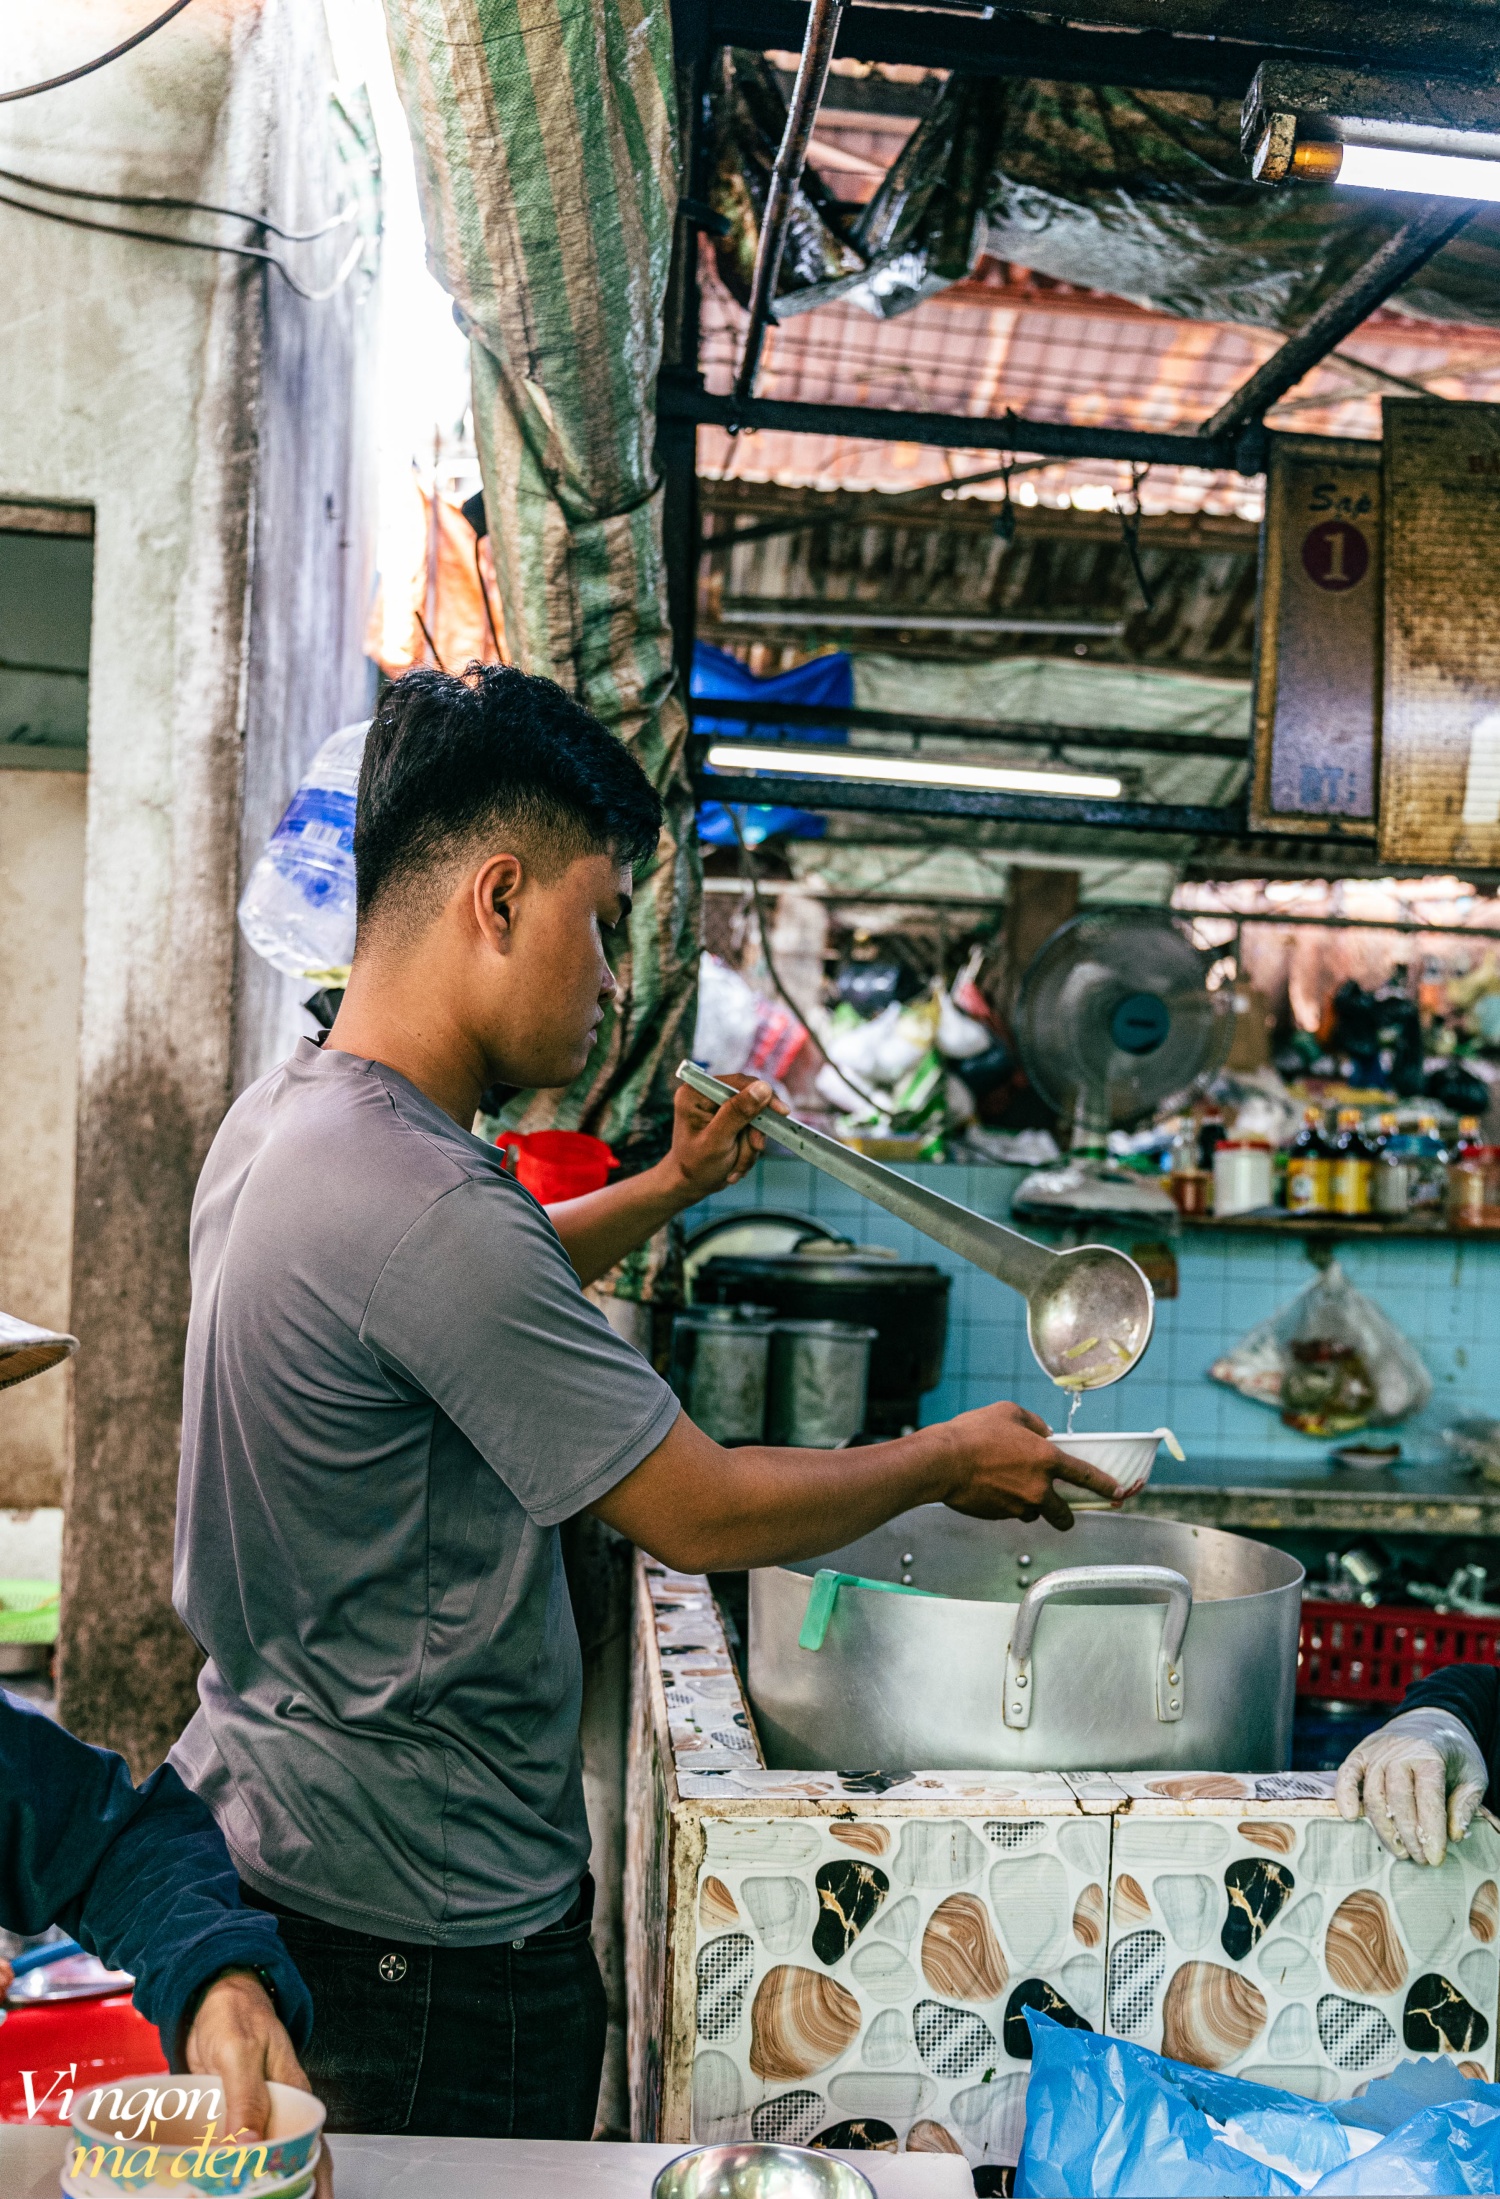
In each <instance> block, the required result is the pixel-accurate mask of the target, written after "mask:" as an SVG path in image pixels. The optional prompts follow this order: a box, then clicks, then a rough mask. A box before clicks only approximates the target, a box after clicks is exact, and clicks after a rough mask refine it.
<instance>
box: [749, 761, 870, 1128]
mask: <svg viewBox="0 0 1500 2199" xmlns="http://www.w3.org/2000/svg"><path fill="white" fill-rule="evenodd" d="M724 814H725V816H726V817H727V818H728V819H729V824H730V829H731V830H732V831H733V833H734V836H735V839H736V840H737V841H738V842H739V849H740V871H741V873H742V875H743V877H744V880H745V883H746V885H748V886H749V888H750V898H751V900H752V901H753V902H754V903H755V926H756V930H757V931H758V932H759V933H760V953H761V960H762V961H763V962H764V963H765V965H766V974H767V976H768V977H769V978H770V980H771V983H772V984H773V985H774V987H775V988H776V991H777V992H778V993H779V994H780V996H781V1000H782V1003H783V1005H784V1006H785V1007H788V1008H790V1009H791V1011H792V1014H793V1015H794V1016H795V1017H796V1018H797V1021H798V1022H799V1023H800V1024H801V1025H802V1028H803V1030H804V1031H805V1030H806V1029H807V1017H806V1016H805V1015H804V1013H803V1012H802V1010H801V1009H800V1008H799V1007H798V1006H797V1003H796V1001H795V1000H793V998H792V996H791V994H790V993H789V992H788V991H787V989H786V987H785V986H784V985H783V984H782V982H781V973H780V972H779V971H778V969H777V967H776V964H775V962H774V961H773V959H772V956H771V939H770V934H769V933H768V931H767V930H766V910H765V903H764V902H763V901H762V900H761V897H760V881H759V879H758V878H757V877H756V875H755V865H754V864H753V863H752V862H751V860H750V849H749V847H748V845H747V843H746V840H745V835H744V833H743V832H742V831H741V830H740V820H739V817H738V815H737V813H736V811H735V809H734V807H733V805H732V804H731V803H729V802H726V803H725V804H724ZM819 1052H820V1053H823V1056H824V1059H825V1060H826V1061H827V1062H828V1065H829V1067H830V1068H831V1069H832V1071H833V1073H834V1075H835V1076H837V1077H842V1078H843V1080H844V1082H845V1084H847V1085H848V1087H849V1089H850V1091H851V1092H853V1093H854V1094H855V1096H856V1098H858V1099H862V1100H863V1101H864V1103H865V1105H866V1107H870V1108H873V1109H874V1111H875V1113H876V1114H877V1115H883V1116H885V1117H886V1119H887V1120H889V1119H890V1114H891V1110H890V1108H889V1106H888V1105H887V1104H886V1102H885V1101H884V1100H880V1099H877V1098H876V1097H875V1094H874V1093H873V1092H867V1091H866V1090H865V1088H864V1086H863V1085H862V1084H860V1083H858V1082H857V1081H856V1080H855V1079H854V1078H853V1077H851V1076H850V1074H849V1072H848V1070H847V1069H841V1068H840V1067H839V1065H838V1063H837V1062H836V1061H834V1060H832V1059H831V1058H830V1057H829V1055H828V1054H827V1053H826V1052H824V1049H823V1048H821V1047H819Z"/></svg>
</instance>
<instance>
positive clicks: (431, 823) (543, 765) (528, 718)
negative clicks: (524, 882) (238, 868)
mask: <svg viewBox="0 0 1500 2199" xmlns="http://www.w3.org/2000/svg"><path fill="white" fill-rule="evenodd" d="M661 817H662V811H661V803H660V801H659V800H658V799H657V796H656V792H655V790H654V788H653V787H652V785H651V782H650V780H649V779H648V778H647V777H646V774H645V773H644V771H642V769H641V767H640V765H639V764H638V763H637V762H636V761H635V758H634V757H633V756H632V755H631V754H630V752H629V750H628V749H627V748H626V747H625V746H624V745H623V743H622V742H620V741H618V740H617V739H616V738H615V736H614V734H612V733H611V732H610V731H609V730H608V728H607V727H605V726H603V725H601V724H600V723H599V720H598V719H597V718H596V717H593V716H592V715H591V714H590V712H589V711H587V710H585V709H584V707H583V705H582V704H581V703H578V702H575V701H574V700H573V698H572V696H571V695H567V694H565V693H564V692H563V690H562V688H560V687H558V686H555V685H554V684H553V682H552V681H551V680H541V679H533V678H532V677H531V675H530V674H529V673H526V672H517V671H515V670H513V669H512V668H511V667H510V666H509V665H502V664H488V665H479V664H471V665H470V666H469V669H468V671H467V672H465V673H464V674H463V676H462V677H461V678H459V677H456V676H455V675H454V674H452V673H449V672H435V671H432V670H430V669H427V668H422V669H419V670H417V671H414V672H408V673H406V674H405V675H404V677H402V678H401V679H399V680H397V681H395V682H394V684H393V685H392V686H391V687H389V688H388V689H387V690H386V692H385V694H384V695H383V696H382V697H381V701H380V706H379V708H378V709H377V710H376V712H375V717H374V721H373V723H372V724H371V727H370V731H369V735H368V737H367V738H366V741H365V753H364V762H363V764H362V765H361V767H360V774H359V803H358V807H357V810H356V813H355V821H354V872H355V881H356V886H357V891H358V901H359V921H360V922H361V924H363V923H364V922H365V920H366V919H367V918H368V917H369V916H370V915H371V913H372V912H373V910H374V909H375V907H376V906H377V904H378V903H380V902H382V901H384V900H385V899H386V898H387V897H388V896H389V895H391V894H392V893H401V892H403V891H404V890H406V889H408V888H410V887H412V886H415V885H417V884H419V882H420V880H421V878H422V876H423V874H424V873H426V872H430V871H432V870H434V869H436V868H437V867H438V866H440V865H441V864H443V863H444V862H445V861H447V860H448V859H450V858H451V857H452V856H453V855H455V854H456V853H458V852H459V851H460V850H462V849H463V847H464V846H465V844H466V843H468V842H470V841H472V840H474V839H475V838H476V836H478V835H479V834H481V833H484V832H488V831H491V830H494V829H496V828H498V829H500V830H502V831H505V832H508V833H513V834H514V835H515V836H516V839H517V841H518V843H520V845H519V846H518V850H517V852H521V853H525V854H529V855H530V857H531V859H532V861H533V862H534V863H537V864H539V865H540V866H541V867H542V868H543V869H544V870H555V869H557V868H559V867H566V865H567V864H568V863H570V862H571V861H573V859H574V858H575V857H576V856H579V855H613V856H615V857H616V858H617V859H618V860H619V861H620V862H621V863H629V864H631V865H635V864H637V863H642V862H644V861H645V860H646V858H647V857H648V856H649V855H651V854H652V853H653V852H654V851H655V848H656V843H657V836H658V834H659V833H660V831H661Z"/></svg>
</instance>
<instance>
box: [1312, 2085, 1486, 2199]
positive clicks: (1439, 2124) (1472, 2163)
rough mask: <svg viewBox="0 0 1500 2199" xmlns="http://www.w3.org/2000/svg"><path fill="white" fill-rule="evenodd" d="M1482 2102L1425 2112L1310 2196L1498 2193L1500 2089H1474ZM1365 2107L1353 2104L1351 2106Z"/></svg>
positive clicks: (1381, 2198)
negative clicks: (1485, 2094) (1485, 2096)
mask: <svg viewBox="0 0 1500 2199" xmlns="http://www.w3.org/2000/svg"><path fill="white" fill-rule="evenodd" d="M1472 2089H1473V2090H1474V2091H1476V2092H1481V2091H1482V2092H1488V2093H1489V2094H1490V2095H1491V2099H1490V2100H1488V2101H1486V2100H1472V2099H1470V2100H1446V2101H1444V2102H1443V2103H1442V2104H1441V2105H1439V2106H1437V2107H1424V2108H1423V2109H1422V2110H1421V2111H1420V2113H1418V2114H1416V2115H1413V2116H1411V2117H1410V2118H1409V2119H1408V2120H1407V2121H1406V2122H1404V2123H1401V2124H1399V2125H1398V2126H1397V2128H1396V2129H1395V2130H1393V2131H1392V2132H1391V2133H1390V2135H1389V2137H1387V2138H1385V2139H1384V2140H1383V2141H1382V2143H1381V2144H1380V2145H1378V2146H1376V2147H1375V2149H1374V2151H1373V2152H1372V2153H1365V2154H1362V2155H1361V2156H1360V2158H1359V2159H1358V2160H1357V2161H1349V2162H1347V2163H1346V2164H1345V2166H1344V2167H1343V2168H1339V2169H1335V2170H1334V2171H1333V2173H1332V2174H1331V2175H1329V2176H1325V2177H1324V2178H1323V2179H1322V2181H1321V2182H1320V2183H1317V2184H1314V2186H1313V2191H1314V2192H1315V2193H1316V2194H1317V2195H1318V2199H1325V2195H1326V2199H1335V2194H1343V2193H1348V2192H1363V2193H1367V2194H1370V2195H1372V2199H1394V2195H1395V2194H1396V2193H1398V2192H1409V2191H1422V2192H1428V2191H1433V2192H1445V2193H1454V2192H1494V2191H1497V2190H1500V2085H1493V2084H1487V2085H1474V2086H1473V2087H1472ZM1362 2104H1363V2103H1362V2102H1360V2101H1358V2100H1354V2101H1351V2102H1350V2105H1351V2106H1354V2107H1359V2106H1361V2105H1362Z"/></svg>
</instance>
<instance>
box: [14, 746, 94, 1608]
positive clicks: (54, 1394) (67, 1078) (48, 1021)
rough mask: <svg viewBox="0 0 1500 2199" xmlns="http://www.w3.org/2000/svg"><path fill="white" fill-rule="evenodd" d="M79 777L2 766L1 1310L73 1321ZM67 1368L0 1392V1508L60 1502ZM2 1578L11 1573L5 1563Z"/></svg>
mask: <svg viewBox="0 0 1500 2199" xmlns="http://www.w3.org/2000/svg"><path fill="white" fill-rule="evenodd" d="M83 813H84V780H83V774H82V773H81V772H77V771H14V770H10V771H0V1034H3V1039H0V1128H3V1135H0V1307H3V1308H5V1310H6V1311H8V1312H11V1313H17V1314H20V1315H21V1316H22V1318H23V1319H26V1320H32V1321H41V1322H43V1323H44V1324H45V1325H46V1326H47V1327H48V1328H59V1329H65V1328H66V1327H67V1325H68V1299H69V1292H68V1283H69V1272H70V1269H71V1265H72V1238H73V1118H74V1095H75V1092H76V1089H77V1083H78V994H79V983H80V979H81V976H82V970H83ZM71 1380H72V1375H71V1370H70V1369H69V1368H67V1367H59V1368H57V1369H56V1370H55V1371H54V1372H53V1373H51V1374H49V1375H46V1376H43V1377H42V1378H40V1379H39V1380H37V1381H35V1382H26V1383H23V1384H21V1385H20V1386H19V1387H17V1388H15V1389H10V1390H6V1391H4V1392H3V1393H0V1506H6V1505H15V1506H30V1505H35V1504H49V1505H51V1504H58V1503H60V1502H61V1501H62V1482H63V1467H64V1462H65V1459H66V1456H67V1435H68V1402H69V1390H70V1385H71ZM0 1570H3V1568H0Z"/></svg>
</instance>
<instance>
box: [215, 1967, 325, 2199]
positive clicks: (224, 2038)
mask: <svg viewBox="0 0 1500 2199" xmlns="http://www.w3.org/2000/svg"><path fill="white" fill-rule="evenodd" d="M187 2065H188V2068H189V2069H190V2070H191V2071H192V2072H193V2074H194V2075H195V2076H205V2077H206V2076H212V2077H217V2078H218V2079H219V2081H220V2083H221V2084H222V2085H223V2087H224V2133H223V2134H224V2136H225V2138H226V2139H229V2138H234V2139H238V2140H240V2141H241V2142H243V2141H244V2140H246V2139H247V2138H249V2139H254V2138H263V2137H264V2136H265V2135H266V2131H267V2128H268V2126H269V2123H270V2120H271V2095H270V2094H269V2092H267V2090H266V2086H267V2084H268V2083H271V2084H287V2085H292V2086H294V2087H295V2088H296V2090H297V2091H299V2092H311V2090H312V2086H311V2085H310V2084H309V2083H308V2081H307V2077H306V2075H305V2073H304V2071H303V2068H302V2065H301V2063H300V2062H299V2061H298V2059H297V2054H296V2049H295V2048H294V2047H293V2045H292V2042H291V2040H290V2039H289V2038H288V2036H287V2033H286V2028H285V2026H284V2025H283V2023H282V2021H281V2019H280V2017H279V2016H278V2015H277V2013H276V2010H275V2009H274V2008H273V2007H272V2005H271V1997H270V1995H269V1994H268V1993H267V1991H266V1989H265V1987H264V1986H263V1985H262V1984H261V1982H260V1979H259V1978H258V1977H256V1975H255V1974H254V1972H253V1971H250V1970H227V1971H225V1973H224V1975H223V1976H222V1977H218V1978H215V1979H214V1981H213V1983H212V1985H210V1986H209V1988H208V1991H207V1992H206V1993H205V1994H204V1996H203V1998H202V2000H201V2001H200V2002H199V2003H198V2013H197V2015H196V2016H195V2017H194V2018H193V2024H192V2029H191V2030H190V2031H189V2032H188V2037H187ZM332 2195H333V2170H332V2167H331V2166H330V2163H329V2159H328V2149H327V2146H326V2145H325V2146H324V2149H323V2155H322V2158H321V2160H320V2161H319V2163H318V2177H317V2184H316V2186H315V2199H332Z"/></svg>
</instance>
